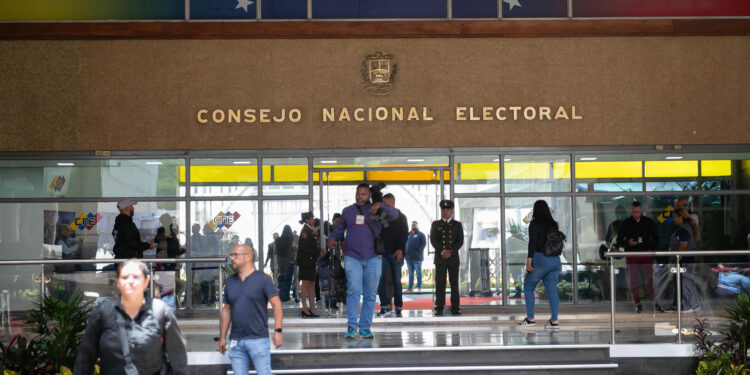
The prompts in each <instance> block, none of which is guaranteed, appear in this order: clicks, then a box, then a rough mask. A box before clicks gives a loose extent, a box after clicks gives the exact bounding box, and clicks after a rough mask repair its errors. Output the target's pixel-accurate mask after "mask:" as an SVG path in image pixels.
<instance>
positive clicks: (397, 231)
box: [378, 193, 409, 318]
mask: <svg viewBox="0 0 750 375" xmlns="http://www.w3.org/2000/svg"><path fill="white" fill-rule="evenodd" d="M383 203H385V204H387V205H388V206H391V207H393V208H396V197H394V196H393V194H390V193H389V194H386V195H384V196H383ZM396 211H398V218H397V219H396V220H393V221H391V222H389V223H388V226H387V227H386V226H383V232H382V233H381V234H380V238H381V239H382V240H383V248H384V249H385V254H383V271H382V273H381V274H380V284H379V285H378V295H379V296H380V313H378V316H382V315H384V314H386V313H388V311H389V310H390V306H391V299H390V297H389V296H388V293H387V288H386V280H387V279H386V278H388V277H390V278H391V282H392V284H393V305H394V309H395V311H396V317H399V318H400V317H401V309H402V308H403V306H404V300H403V298H402V294H401V267H403V265H404V251H405V249H406V240H407V238H408V236H409V224H407V223H408V221H407V220H406V215H404V214H403V213H402V212H401V210H399V209H396Z"/></svg>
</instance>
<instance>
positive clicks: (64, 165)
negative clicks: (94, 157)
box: [57, 163, 76, 167]
mask: <svg viewBox="0 0 750 375" xmlns="http://www.w3.org/2000/svg"><path fill="white" fill-rule="evenodd" d="M74 165H76V164H75V163H57V166H58V167H72V166H74Z"/></svg>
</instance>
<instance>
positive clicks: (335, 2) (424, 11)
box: [313, 0, 447, 18]
mask: <svg viewBox="0 0 750 375" xmlns="http://www.w3.org/2000/svg"><path fill="white" fill-rule="evenodd" d="M446 17H447V6H446V2H445V0H412V1H399V0H313V18H446Z"/></svg>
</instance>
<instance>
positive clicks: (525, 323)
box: [518, 318, 536, 327]
mask: <svg viewBox="0 0 750 375" xmlns="http://www.w3.org/2000/svg"><path fill="white" fill-rule="evenodd" d="M518 325H519V326H521V327H531V326H535V325H536V320H531V319H529V318H524V319H523V321H521V323H518Z"/></svg>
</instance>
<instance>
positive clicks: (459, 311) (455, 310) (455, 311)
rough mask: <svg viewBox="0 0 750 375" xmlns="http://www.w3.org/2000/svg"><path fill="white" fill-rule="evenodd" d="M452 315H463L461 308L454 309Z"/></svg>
mask: <svg viewBox="0 0 750 375" xmlns="http://www.w3.org/2000/svg"><path fill="white" fill-rule="evenodd" d="M451 315H456V316H458V315H461V309H452V310H451Z"/></svg>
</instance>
